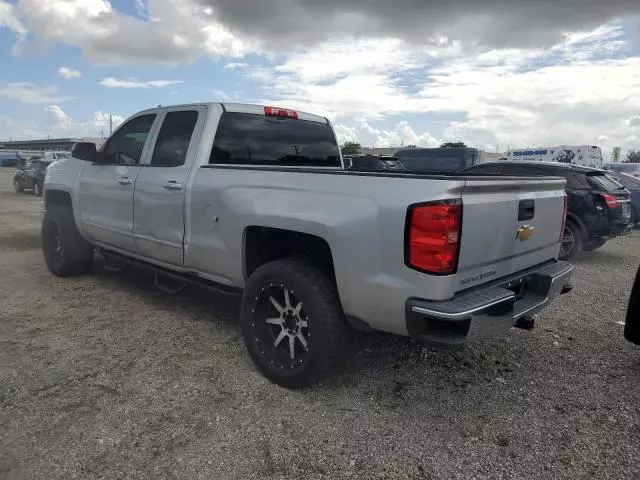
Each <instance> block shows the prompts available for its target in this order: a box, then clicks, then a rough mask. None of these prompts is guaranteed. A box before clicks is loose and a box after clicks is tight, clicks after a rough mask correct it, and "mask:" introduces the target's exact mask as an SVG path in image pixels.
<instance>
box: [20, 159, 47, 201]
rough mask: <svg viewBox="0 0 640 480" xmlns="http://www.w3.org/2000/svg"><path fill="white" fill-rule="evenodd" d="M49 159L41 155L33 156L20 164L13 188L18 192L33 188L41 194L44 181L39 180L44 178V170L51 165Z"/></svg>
mask: <svg viewBox="0 0 640 480" xmlns="http://www.w3.org/2000/svg"><path fill="white" fill-rule="evenodd" d="M49 163H51V162H49V161H45V160H43V159H41V158H39V157H32V158H31V159H29V160H26V161H25V162H24V163H23V164H22V165H19V166H18V170H17V171H16V173H15V174H14V175H13V188H14V189H15V191H16V192H17V193H22V192H24V191H25V190H32V191H33V192H34V193H36V194H37V195H41V192H42V183H39V182H38V179H39V178H40V177H41V178H42V179H44V174H43V172H44V171H45V170H46V168H47V166H48V165H49Z"/></svg>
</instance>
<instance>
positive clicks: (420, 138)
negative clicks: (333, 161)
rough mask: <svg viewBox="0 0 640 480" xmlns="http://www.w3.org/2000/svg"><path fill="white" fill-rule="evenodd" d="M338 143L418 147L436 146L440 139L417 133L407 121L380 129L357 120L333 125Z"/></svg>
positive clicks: (365, 145)
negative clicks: (352, 123) (351, 123)
mask: <svg viewBox="0 0 640 480" xmlns="http://www.w3.org/2000/svg"><path fill="white" fill-rule="evenodd" d="M334 129H335V131H336V137H337V138H338V142H339V143H341V144H342V143H344V142H348V141H350V142H358V143H360V144H362V146H364V147H400V146H402V145H405V146H406V145H416V146H419V147H437V146H438V145H440V143H441V142H440V141H439V140H438V139H436V138H434V137H433V136H432V135H431V134H430V133H428V132H425V133H422V134H418V133H416V132H415V130H414V129H413V128H412V127H411V126H410V125H409V123H408V122H406V121H402V122H399V123H398V124H397V125H396V126H395V127H394V128H393V129H381V128H375V127H373V126H371V125H370V124H369V123H368V122H364V121H363V122H357V123H356V125H355V126H349V125H344V124H340V123H338V124H336V125H334Z"/></svg>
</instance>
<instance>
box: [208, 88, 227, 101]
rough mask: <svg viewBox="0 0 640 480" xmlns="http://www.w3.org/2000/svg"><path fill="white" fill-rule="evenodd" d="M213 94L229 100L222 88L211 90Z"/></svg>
mask: <svg viewBox="0 0 640 480" xmlns="http://www.w3.org/2000/svg"><path fill="white" fill-rule="evenodd" d="M212 93H213V96H214V98H215V99H218V100H229V95H227V94H226V93H225V92H224V91H223V90H213V92H212Z"/></svg>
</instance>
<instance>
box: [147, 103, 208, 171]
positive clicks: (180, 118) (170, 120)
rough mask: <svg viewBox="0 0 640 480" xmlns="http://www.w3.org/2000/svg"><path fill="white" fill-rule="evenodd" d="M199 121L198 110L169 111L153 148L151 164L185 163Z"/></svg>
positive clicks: (165, 165) (172, 164) (168, 165)
mask: <svg viewBox="0 0 640 480" xmlns="http://www.w3.org/2000/svg"><path fill="white" fill-rule="evenodd" d="M197 121H198V112H197V111H195V110H188V111H180V112H169V113H167V116H166V117H165V119H164V122H162V128H161V129H160V133H159V135H158V140H157V141H156V146H155V148H154V150H153V157H152V158H151V165H153V166H158V167H178V166H180V165H184V161H185V159H186V157H187V150H189V142H190V141H191V136H192V135H193V131H194V129H195V128H196V122H197Z"/></svg>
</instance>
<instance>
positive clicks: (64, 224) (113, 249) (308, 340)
mask: <svg viewBox="0 0 640 480" xmlns="http://www.w3.org/2000/svg"><path fill="white" fill-rule="evenodd" d="M564 202H565V194H564V180H563V179H559V178H511V177H492V176H484V177H483V176H475V177H474V176H460V175H458V176H456V175H431V176H430V175H417V174H411V172H394V171H390V172H375V171H374V172H362V171H352V170H345V168H344V165H343V162H342V159H341V155H340V151H339V148H338V145H337V142H336V138H335V134H334V131H333V128H332V126H331V124H330V122H329V121H328V120H327V119H326V118H323V117H319V116H315V115H310V114H307V113H302V112H295V111H292V110H287V109H281V108H274V107H264V106H257V105H244V104H227V103H225V104H220V103H207V104H196V105H181V106H173V107H158V108H154V109H150V110H145V111H143V112H140V113H137V114H136V115H134V116H133V117H131V118H129V119H127V121H125V122H124V123H123V124H122V125H121V126H120V127H119V128H118V129H117V130H116V131H115V132H114V133H113V135H112V136H111V137H110V138H109V139H108V140H107V141H106V143H105V144H104V145H103V146H102V148H101V149H99V150H98V151H96V147H95V145H94V144H91V143H79V144H76V146H75V148H74V150H73V158H70V159H65V160H60V161H57V162H55V163H54V164H52V165H51V166H50V167H49V169H48V170H47V175H46V180H45V184H44V201H43V203H44V217H43V224H42V242H43V250H44V257H45V260H46V263H47V266H48V267H49V269H50V270H51V271H52V272H53V273H54V274H56V275H58V276H69V275H77V274H82V273H85V272H87V271H88V270H89V269H90V267H91V265H92V260H93V255H94V252H95V251H96V250H97V251H98V252H100V253H101V254H102V256H103V257H104V261H105V265H106V266H107V267H109V268H119V267H120V266H122V265H126V264H131V263H133V264H137V265H140V266H143V267H148V268H151V269H152V270H153V271H154V272H155V275H156V284H157V285H158V287H160V288H162V289H164V290H166V291H168V292H174V291H177V290H179V289H180V288H181V287H182V286H184V285H185V284H188V283H197V284H200V285H203V286H205V287H209V288H212V289H216V290H218V291H221V292H224V293H241V294H242V304H241V313H240V323H241V327H242V332H243V335H244V339H245V342H246V345H247V347H248V350H249V352H250V354H251V357H252V359H253V360H254V362H255V364H256V365H257V367H258V368H259V369H260V370H261V371H262V372H263V373H264V374H265V375H266V376H267V377H268V378H270V379H271V380H273V381H274V382H276V383H278V384H280V385H283V386H286V387H289V388H296V387H301V386H304V385H308V384H311V383H313V382H317V381H318V380H319V379H320V378H322V377H323V375H325V374H326V373H327V372H329V371H330V370H331V369H332V368H334V367H335V366H336V365H339V364H340V362H341V360H342V359H343V358H344V357H345V354H346V352H347V351H348V348H349V337H350V331H351V328H357V329H373V330H382V331H386V332H391V333H395V334H399V335H410V336H411V337H413V338H415V339H416V340H419V341H425V342H430V343H434V344H440V345H446V346H456V345H461V344H463V343H464V342H465V340H466V339H467V338H468V337H470V336H474V335H478V334H485V333H487V332H492V331H495V330H496V329H505V330H506V329H508V328H509V327H511V326H513V325H514V324H516V323H517V322H518V321H520V320H521V319H525V318H528V317H530V316H531V315H532V314H533V313H535V312H536V311H539V310H540V309H542V308H544V307H545V306H546V305H547V304H548V303H549V302H550V301H551V300H552V299H553V298H555V297H556V296H557V295H559V294H561V293H565V292H567V291H569V290H570V288H571V287H570V285H569V279H570V276H571V271H572V267H571V266H570V265H569V264H567V263H564V262H560V261H558V260H557V257H558V251H559V240H560V232H562V230H563V222H564V218H565V208H563V204H564Z"/></svg>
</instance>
